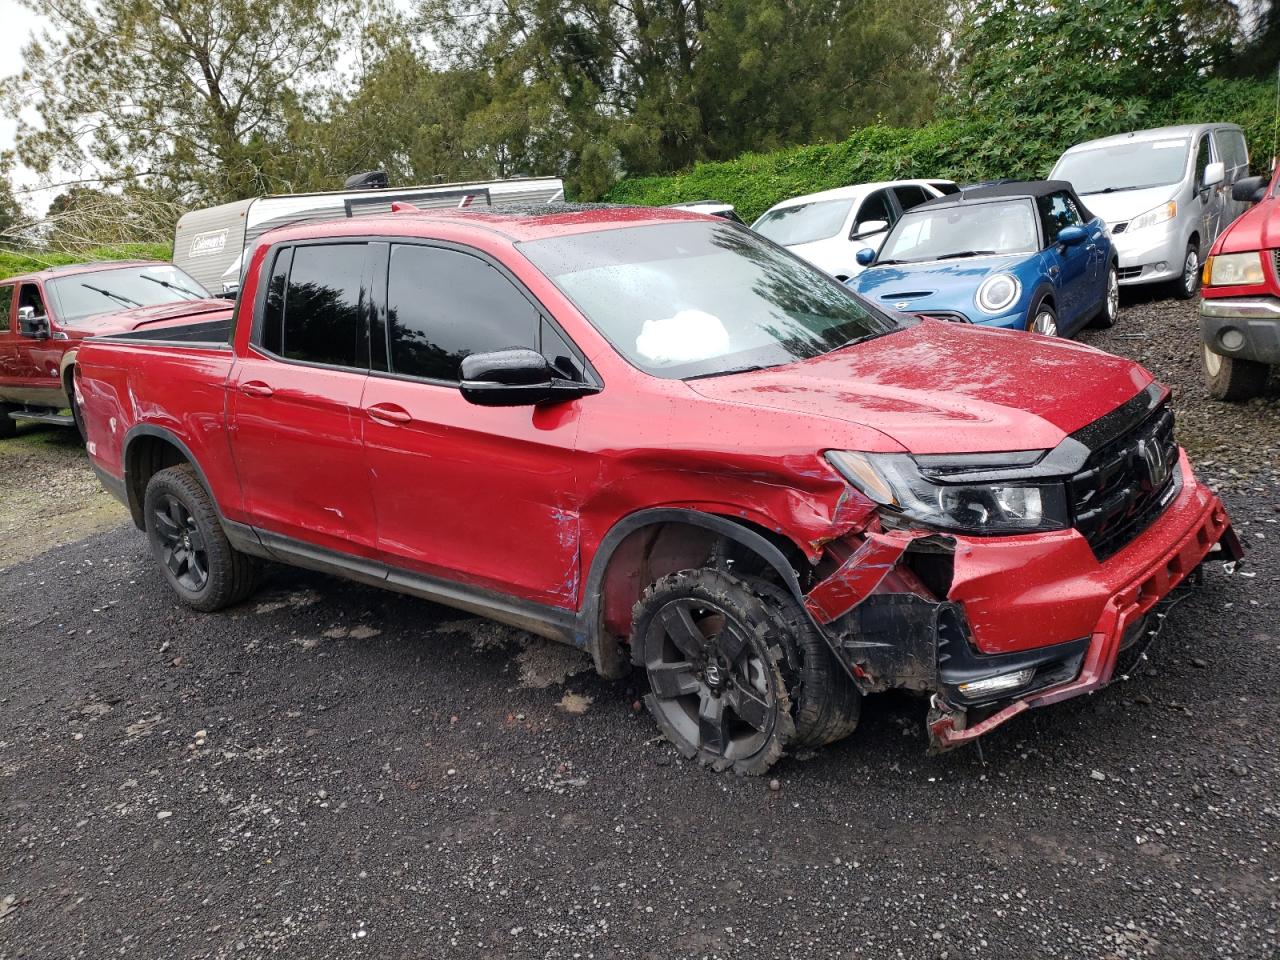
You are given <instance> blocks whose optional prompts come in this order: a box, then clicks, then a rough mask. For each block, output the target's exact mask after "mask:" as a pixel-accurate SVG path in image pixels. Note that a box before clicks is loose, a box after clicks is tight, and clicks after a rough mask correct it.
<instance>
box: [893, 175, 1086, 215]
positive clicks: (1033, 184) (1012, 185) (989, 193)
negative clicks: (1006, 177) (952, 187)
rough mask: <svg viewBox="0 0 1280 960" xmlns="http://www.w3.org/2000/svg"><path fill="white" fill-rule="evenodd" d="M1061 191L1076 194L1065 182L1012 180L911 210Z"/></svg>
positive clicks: (969, 189) (937, 199)
mask: <svg viewBox="0 0 1280 960" xmlns="http://www.w3.org/2000/svg"><path fill="white" fill-rule="evenodd" d="M1061 190H1065V191H1067V193H1069V194H1071V195H1072V196H1073V197H1074V196H1075V193H1076V192H1075V189H1074V188H1073V187H1072V186H1071V184H1070V183H1068V182H1067V181H1066V180H1014V181H1012V182H1008V181H1006V182H1004V183H993V184H988V185H983V184H978V185H976V186H972V187H962V188H961V190H960V192H959V193H952V194H948V195H947V196H945V197H934V198H933V199H932V200H927V201H925V202H924V203H922V204H920V205H919V206H915V207H912V208H911V209H912V210H919V209H921V208H922V207H950V206H959V205H960V204H963V203H965V202H966V201H979V200H1001V199H1006V198H1011V197H1017V198H1021V197H1046V196H1048V195H1049V194H1051V193H1058V192H1059V191H1061ZM1078 200H1079V198H1077V202H1078Z"/></svg>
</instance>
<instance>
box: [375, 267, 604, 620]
mask: <svg viewBox="0 0 1280 960" xmlns="http://www.w3.org/2000/svg"><path fill="white" fill-rule="evenodd" d="M384 248H385V251H386V252H385V256H386V261H385V262H386V264H387V267H386V270H385V272H384V273H382V274H381V275H382V276H385V277H386V278H387V283H386V296H385V302H384V304H383V305H382V306H380V307H379V311H378V318H377V322H375V325H374V337H373V341H374V346H373V353H374V357H375V359H374V372H373V373H372V374H371V376H370V378H369V386H368V388H367V389H366V390H365V397H364V416H365V423H364V429H365V447H366V450H367V452H368V458H369V469H370V473H371V475H372V476H373V483H374V497H375V503H376V509H377V516H378V546H379V549H380V550H381V551H382V554H383V559H384V560H385V561H386V562H387V563H389V564H391V565H392V566H396V567H402V568H407V569H410V570H414V571H416V572H420V573H425V574H429V575H435V576H440V577H443V578H446V579H450V580H457V581H461V582H464V583H469V584H472V585H476V586H481V587H488V588H491V589H494V590H497V591H499V592H501V593H504V594H511V595H515V596H519V597H522V598H524V599H527V600H534V601H538V602H542V603H546V604H551V605H554V606H559V607H571V606H573V605H574V604H575V603H576V600H577V592H578V513H577V500H578V497H577V492H576V491H577V478H576V473H575V469H574V453H573V451H574V441H575V439H576V437H577V433H578V411H579V406H580V404H581V403H582V402H583V401H573V402H570V403H563V404H557V405H554V406H549V407H545V408H543V407H478V406H475V405H473V404H470V403H468V402H467V401H466V400H464V399H463V397H462V394H461V393H460V392H459V390H458V377H459V365H460V363H461V362H462V358H463V357H465V356H468V355H469V354H472V353H485V352H489V351H494V350H502V349H505V348H509V347H528V348H531V349H535V350H541V351H543V354H544V356H546V357H547V358H548V359H549V360H551V361H552V363H553V364H555V365H556V366H557V368H558V369H559V370H560V372H561V375H562V376H565V377H567V378H569V379H582V378H584V377H585V376H587V373H586V369H587V368H586V364H585V362H584V361H583V360H582V358H581V355H580V354H579V353H578V352H577V350H576V349H575V348H574V346H573V345H572V344H571V343H570V342H569V341H568V340H567V338H565V337H564V336H563V334H562V333H561V332H560V331H559V330H558V328H557V327H555V325H554V324H552V323H551V321H550V320H549V319H548V318H547V316H546V315H545V311H543V310H542V309H541V307H540V305H539V304H538V303H537V301H536V300H535V299H534V298H533V297H532V295H530V294H529V293H528V292H527V291H526V290H525V289H524V288H523V287H522V286H520V285H519V284H518V283H517V282H516V281H515V280H514V278H512V277H511V276H510V275H509V274H507V273H506V272H505V271H504V270H502V269H501V268H500V267H499V266H498V265H496V264H495V263H493V262H492V261H490V260H488V259H487V258H485V257H483V256H482V255H480V254H479V253H478V252H476V251H474V250H469V249H466V248H459V247H453V246H445V245H433V244H427V243H413V242H402V243H394V244H390V245H384ZM383 337H385V340H383V339H382V338H383Z"/></svg>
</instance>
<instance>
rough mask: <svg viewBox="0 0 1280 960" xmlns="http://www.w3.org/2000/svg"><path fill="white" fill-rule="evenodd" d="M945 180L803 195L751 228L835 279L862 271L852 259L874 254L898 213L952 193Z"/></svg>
mask: <svg viewBox="0 0 1280 960" xmlns="http://www.w3.org/2000/svg"><path fill="white" fill-rule="evenodd" d="M958 190H959V187H957V186H956V185H955V184H954V183H952V182H951V181H950V180H892V181H890V182H888V183H863V184H858V185H856V186H851V187H837V188H836V189H834V190H823V191H822V192H821V193H809V194H805V195H804V196H803V197H793V198H792V199H790V200H784V201H782V202H781V203H777V204H774V205H773V206H772V207H770V208H769V209H768V210H766V211H765V212H764V215H763V216H761V217H760V219H759V220H757V221H756V222H755V223H753V224H752V225H751V229H752V230H755V231H756V232H757V233H759V234H761V235H763V236H765V237H768V238H769V239H770V240H772V241H773V242H774V243H780V244H782V245H783V246H784V247H787V248H788V249H790V250H791V252H792V253H794V254H796V255H797V256H800V257H804V259H806V260H808V261H809V262H810V263H812V264H813V265H814V266H815V267H818V268H819V269H821V270H825V271H827V273H829V274H831V275H832V276H834V277H835V278H836V279H837V280H848V279H849V278H850V277H852V276H854V275H855V274H858V273H861V272H862V267H861V266H860V265H859V264H858V262H857V260H855V259H854V256H855V255H856V254H857V252H858V251H859V250H861V249H862V248H863V247H871V248H872V249H873V250H879V249H880V244H882V243H884V238H885V237H886V236H888V235H889V229H890V228H891V227H892V226H893V225H894V224H895V223H897V222H898V218H899V217H901V216H902V214H903V213H904V212H905V211H907V210H910V209H911V208H912V207H914V206H917V205H918V204H921V203H924V202H925V201H926V200H932V199H933V198H934V197H941V196H943V195H944V194H948V193H956V192H958Z"/></svg>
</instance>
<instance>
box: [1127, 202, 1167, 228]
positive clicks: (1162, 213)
mask: <svg viewBox="0 0 1280 960" xmlns="http://www.w3.org/2000/svg"><path fill="white" fill-rule="evenodd" d="M1177 215H1178V201H1177V200H1170V201H1169V202H1168V203H1162V204H1160V206H1158V207H1156V208H1155V209H1154V210H1148V211H1147V212H1146V213H1144V214H1142V215H1141V216H1139V217H1134V218H1133V219H1132V220H1130V221H1129V226H1128V227H1127V228H1126V231H1129V232H1131V231H1134V230H1145V229H1146V228H1147V227H1154V226H1155V225H1156V224H1158V223H1168V222H1169V221H1170V220H1172V219H1173V218H1174V217H1176V216H1177Z"/></svg>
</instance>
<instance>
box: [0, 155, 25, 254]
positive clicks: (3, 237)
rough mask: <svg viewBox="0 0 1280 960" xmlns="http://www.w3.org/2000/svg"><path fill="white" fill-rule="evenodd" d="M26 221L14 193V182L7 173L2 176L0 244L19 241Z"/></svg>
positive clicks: (0, 187) (0, 181)
mask: <svg viewBox="0 0 1280 960" xmlns="http://www.w3.org/2000/svg"><path fill="white" fill-rule="evenodd" d="M24 221H25V217H24V216H23V213H22V207H21V206H20V205H19V204H18V199H17V197H15V196H14V195H13V184H12V183H10V182H9V176H8V174H7V173H5V174H3V175H2V176H0V245H3V244H15V243H17V242H18V239H19V237H18V233H19V230H20V228H21V227H22V226H23V223H24Z"/></svg>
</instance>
